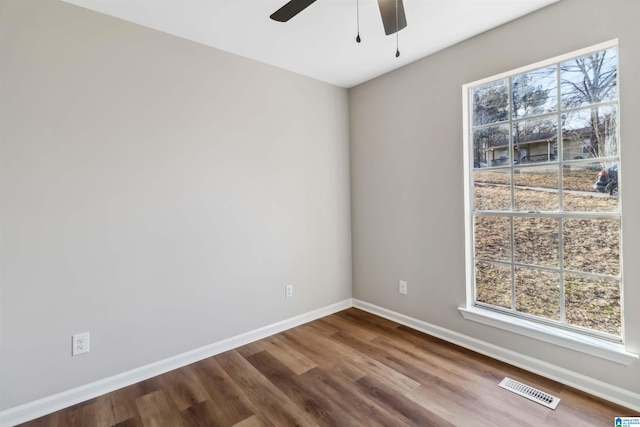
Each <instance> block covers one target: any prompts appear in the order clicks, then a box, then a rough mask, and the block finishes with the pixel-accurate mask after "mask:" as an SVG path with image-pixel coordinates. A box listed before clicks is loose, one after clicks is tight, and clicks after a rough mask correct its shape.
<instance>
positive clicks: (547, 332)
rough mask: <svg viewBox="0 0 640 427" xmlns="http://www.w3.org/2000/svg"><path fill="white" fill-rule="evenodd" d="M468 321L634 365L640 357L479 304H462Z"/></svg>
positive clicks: (616, 347) (623, 363)
mask: <svg viewBox="0 0 640 427" xmlns="http://www.w3.org/2000/svg"><path fill="white" fill-rule="evenodd" d="M458 310H460V312H461V313H462V316H463V317H464V318H465V319H467V320H472V321H474V322H479V323H483V324H485V325H489V326H493V327H496V328H500V329H504V330H506V331H510V332H515V333H517V334H520V335H524V336H527V337H530V338H534V339H537V340H540V341H544V342H548V343H551V344H555V345H559V346H561V347H565V348H568V349H571V350H575V351H579V352H581V353H586V354H589V355H591V356H596V357H599V358H601V359H605V360H610V361H612V362H616V363H619V364H621V365H630V364H631V363H632V362H634V361H636V360H638V358H639V357H638V355H637V354H633V353H629V352H628V351H626V350H625V348H624V345H623V344H617V343H612V342H608V341H605V340H600V339H598V338H594V337H589V336H586V335H582V334H577V333H575V332H570V331H565V330H562V329H558V328H554V327H551V326H547V325H542V324H538V323H534V322H529V321H527V320H524V319H518V318H517V317H512V316H508V315H505V314H501V313H495V312H492V311H489V310H483V309H481V308H476V307H458Z"/></svg>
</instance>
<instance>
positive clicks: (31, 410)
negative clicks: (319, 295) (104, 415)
mask: <svg viewBox="0 0 640 427" xmlns="http://www.w3.org/2000/svg"><path fill="white" fill-rule="evenodd" d="M351 306H352V300H351V299H346V300H344V301H340V302H338V303H335V304H332V305H329V306H326V307H322V308H319V309H317V310H313V311H310V312H308V313H305V314H302V315H299V316H295V317H292V318H290V319H287V320H283V321H281V322H277V323H274V324H272V325H268V326H265V327H262V328H258V329H256V330H253V331H249V332H247V333H244V334H241V335H238V336H235V337H231V338H228V339H226V340H222V341H219V342H216V343H213V344H209V345H206V346H204V347H200V348H197V349H195V350H192V351H188V352H186V353H182V354H179V355H177V356H173V357H170V358H167V359H164V360H160V361H158V362H154V363H151V364H149V365H145V366H141V367H139V368H136V369H132V370H130V371H127V372H123V373H121V374H118V375H114V376H112V377H108V378H104V379H102V380H99V381H95V382H93V383H89V384H86V385H83V386H80V387H77V388H74V389H71V390H67V391H63V392H61V393H57V394H54V395H52V396H48V397H45V398H43V399H38V400H35V401H33V402H29V403H25V404H23V405H20V406H16V407H14V408H10V409H7V410H4V411H2V412H0V426H2V427H9V426H14V425H16V424H20V423H24V422H27V421H30V420H34V419H36V418H39V417H42V416H44V415H47V414H50V413H52V412H56V411H59V410H61V409H64V408H68V407H69V406H72V405H76V404H78V403H81V402H84V401H87V400H89V399H93V398H94V397H97V396H101V395H103V394H106V393H110V392H112V391H115V390H118V389H121V388H123V387H127V386H129V385H132V384H135V383H138V382H140V381H144V380H146V379H149V378H152V377H155V376H157V375H161V374H164V373H166V372H169V371H172V370H174V369H178V368H181V367H183V366H186V365H189V364H191V363H194V362H197V361H199V360H203V359H206V358H207V357H211V356H215V355H216V354H220V353H223V352H225V351H228V350H231V349H234V348H237V347H240V346H243V345H245V344H248V343H250V342H253V341H257V340H259V339H262V338H266V337H268V336H271V335H274V334H277V333H279V332H282V331H285V330H287V329H291V328H293V327H295V326H299V325H302V324H304V323H307V322H311V321H312V320H316V319H319V318H321V317H324V316H328V315H330V314H333V313H336V312H338V311H342V310H345V309H347V308H349V307H351Z"/></svg>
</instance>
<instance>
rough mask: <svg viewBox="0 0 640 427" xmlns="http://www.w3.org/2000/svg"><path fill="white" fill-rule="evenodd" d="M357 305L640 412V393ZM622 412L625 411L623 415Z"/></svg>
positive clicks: (382, 309) (359, 303) (415, 321)
mask: <svg viewBox="0 0 640 427" xmlns="http://www.w3.org/2000/svg"><path fill="white" fill-rule="evenodd" d="M353 306H354V307H356V308H359V309H361V310H364V311H367V312H369V313H372V314H375V315H377V316H380V317H384V318H385V319H389V320H392V321H394V322H397V323H400V324H402V325H405V326H408V327H410V328H412V329H415V330H418V331H420V332H424V333H426V334H428V335H432V336H434V337H436V338H440V339H443V340H445V341H447V342H450V343H452V344H456V345H459V346H461V347H464V348H467V349H469V350H473V351H475V352H477V353H480V354H484V355H485V356H489V357H491V358H493V359H496V360H500V361H502V362H505V363H508V364H510V365H513V366H517V367H518V368H522V369H524V370H526V371H529V372H533V373H535V374H538V375H541V376H543V377H545V378H549V379H551V380H554V381H558V382H559V383H562V384H565V385H568V386H570V387H573V388H576V389H578V390H582V391H584V392H585V393H589V394H591V395H593V396H598V397H601V398H602V399H605V400H608V401H610V402H613V403H617V404H619V405H622V406H625V407H627V408H629V409H632V410H634V411H639V412H640V403H639V402H640V394H637V393H633V392H631V391H629V390H625V389H622V388H620V387H616V386H613V385H611V384H607V383H604V382H602V381H598V380H595V379H593V378H590V377H587V376H585V375H582V374H578V373H576V372H573V371H570V370H568V369H564V368H560V367H558V366H555V365H552V364H550V363H547V362H543V361H541V360H537V359H534V358H533V357H530V356H527V355H524V354H520V353H516V352H514V351H511V350H507V349H505V348H502V347H498V346H496V345H493V344H490V343H487V342H484V341H480V340H478V339H476V338H472V337H469V336H467V335H463V334H460V333H458V332H454V331H450V330H448V329H445V328H442V327H440V326H436V325H432V324H430V323H427V322H423V321H422V320H418V319H415V318H413V317H409V316H405V315H404V314H400V313H396V312H394V311H391V310H387V309H386V308H382V307H379V306H376V305H374V304H369V303H367V302H364V301H360V300H357V299H354V300H353ZM621 415H622V414H621Z"/></svg>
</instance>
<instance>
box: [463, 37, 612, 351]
mask: <svg viewBox="0 0 640 427" xmlns="http://www.w3.org/2000/svg"><path fill="white" fill-rule="evenodd" d="M617 81H618V50H617V46H616V43H615V42H609V43H605V44H602V45H599V46H597V47H594V48H591V49H584V50H582V51H580V52H576V53H573V54H569V55H565V56H563V57H560V58H556V59H554V60H550V61H545V62H544V63H538V64H535V65H533V66H530V67H525V68H522V69H519V70H516V71H514V72H510V73H505V74H502V75H499V76H496V77H493V78H489V79H484V80H482V81H479V82H475V83H470V84H468V85H465V86H464V88H463V94H464V102H465V109H466V111H465V156H466V159H465V164H466V168H467V172H466V173H467V178H468V179H467V182H466V186H465V188H466V213H467V216H466V218H467V225H466V227H467V234H466V236H467V248H468V250H467V268H468V272H467V277H468V291H467V298H468V301H467V307H468V308H471V307H472V308H473V309H476V310H486V312H492V313H499V314H501V315H507V316H511V317H510V318H514V319H517V321H518V322H520V323H522V321H524V322H530V323H531V324H536V325H545V326H547V327H548V328H550V329H555V330H562V331H569V332H571V333H577V334H582V335H586V336H592V337H595V338H596V339H602V340H608V341H613V342H622V337H623V324H622V319H623V317H622V298H621V294H622V268H621V259H622V254H621V250H622V247H621V208H620V207H621V193H620V192H619V191H618V185H619V183H618V176H619V172H620V150H619V138H618V135H619V132H618V128H619V115H618V84H617Z"/></svg>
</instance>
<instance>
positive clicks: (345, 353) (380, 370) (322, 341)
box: [285, 330, 420, 393]
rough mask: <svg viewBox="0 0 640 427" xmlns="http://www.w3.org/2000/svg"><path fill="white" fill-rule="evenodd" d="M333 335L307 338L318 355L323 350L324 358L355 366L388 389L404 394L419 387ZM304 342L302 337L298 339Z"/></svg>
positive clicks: (399, 373)
mask: <svg viewBox="0 0 640 427" xmlns="http://www.w3.org/2000/svg"><path fill="white" fill-rule="evenodd" d="M296 335H299V333H298V331H295V330H294V331H287V332H285V336H294V337H295V336H296ZM335 335H336V334H335V333H334V335H332V337H331V338H327V337H323V336H318V337H308V338H307V339H308V340H309V341H315V342H316V345H318V347H317V348H316V349H317V350H318V354H320V352H321V351H322V349H325V351H326V352H327V353H326V355H325V357H330V358H335V357H340V358H342V359H344V360H348V361H350V362H351V363H353V364H354V365H355V366H357V367H358V368H359V369H360V370H362V371H363V372H365V373H366V375H369V376H370V377H373V378H377V379H380V380H381V381H385V382H386V383H387V384H388V385H389V386H390V387H392V388H393V389H395V390H396V391H398V392H400V393H406V392H409V391H411V390H414V389H415V388H417V387H419V386H420V383H419V382H417V381H415V380H413V379H412V378H410V377H407V376H406V375H404V374H403V373H401V372H398V371H396V370H394V369H392V368H390V367H388V366H387V365H385V364H384V363H380V362H379V361H378V360H376V359H375V358H372V357H371V356H370V355H367V354H365V353H362V352H360V351H358V350H356V349H354V348H352V347H350V346H349V345H346V344H344V343H342V342H340V341H339V340H336V339H335V338H334V337H335ZM300 338H301V339H302V340H304V339H305V338H304V336H302V337H300Z"/></svg>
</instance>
